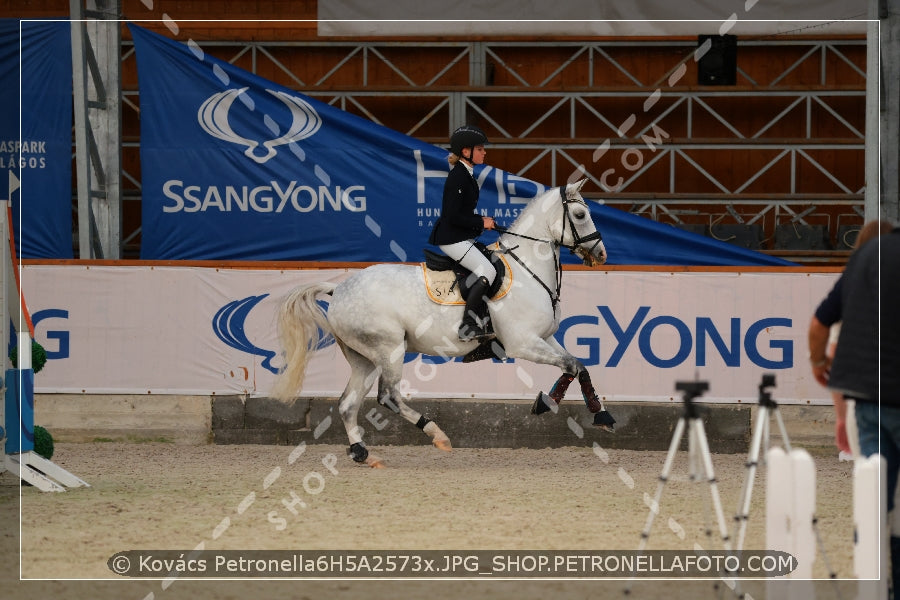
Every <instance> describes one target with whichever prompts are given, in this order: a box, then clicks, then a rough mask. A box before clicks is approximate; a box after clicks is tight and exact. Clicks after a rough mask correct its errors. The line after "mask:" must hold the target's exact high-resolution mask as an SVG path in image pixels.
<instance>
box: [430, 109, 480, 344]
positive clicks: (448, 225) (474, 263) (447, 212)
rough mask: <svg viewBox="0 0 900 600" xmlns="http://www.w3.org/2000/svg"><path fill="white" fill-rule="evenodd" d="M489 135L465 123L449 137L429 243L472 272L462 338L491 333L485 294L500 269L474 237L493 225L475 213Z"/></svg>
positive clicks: (466, 338)
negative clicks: (446, 169)
mask: <svg viewBox="0 0 900 600" xmlns="http://www.w3.org/2000/svg"><path fill="white" fill-rule="evenodd" d="M486 143H487V136H486V135H485V134H484V132H483V131H482V130H481V129H479V128H478V127H474V126H472V125H465V126H463V127H460V128H459V129H457V130H456V131H454V132H453V135H451V136H450V156H449V157H448V158H447V161H448V162H449V163H450V166H451V169H450V174H449V175H447V180H446V181H445V182H444V196H443V200H442V201H441V216H440V218H439V219H438V220H437V222H436V223H435V224H434V228H433V229H432V231H431V236H430V237H429V238H428V242H429V243H430V244H434V245H435V246H438V247H439V248H440V249H441V250H442V251H443V252H444V254H446V255H447V256H449V257H450V258H452V259H453V260H455V261H456V262H458V263H459V264H460V265H462V266H463V267H465V268H466V269H468V270H469V271H471V272H472V278H473V281H472V287H471V289H470V290H469V296H468V299H467V300H466V308H465V312H464V314H463V321H462V324H461V325H460V326H459V339H460V340H462V341H464V342H467V341H471V340H476V341H481V340H483V339H484V338H485V337H486V336H487V335H488V321H489V319H490V316H489V314H488V310H487V299H486V298H485V297H484V295H485V292H487V290H488V288H489V287H490V285H491V283H493V282H494V278H496V276H497V270H496V269H495V268H494V266H493V265H492V264H491V261H489V260H488V259H487V258H486V257H485V256H484V255H483V254H482V253H481V252H480V251H479V250H478V248H476V247H475V238H477V237H478V236H479V235H481V234H482V233H483V232H484V231H485V230H486V229H493V228H494V219H493V218H491V217H481V216H479V215H477V214H476V213H475V208H476V206H477V205H478V192H479V188H478V182H477V181H476V179H475V176H474V173H473V169H474V166H475V165H480V164H483V163H484V158H485V156H486V155H487V152H486V151H485V149H484V145H485V144H486Z"/></svg>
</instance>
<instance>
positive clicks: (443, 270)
mask: <svg viewBox="0 0 900 600" xmlns="http://www.w3.org/2000/svg"><path fill="white" fill-rule="evenodd" d="M475 247H476V248H478V250H479V251H480V252H481V253H482V254H484V255H485V256H486V257H487V258H488V260H490V261H491V264H492V265H494V268H495V269H496V270H497V276H496V277H495V278H494V282H493V283H492V284H491V287H490V288H488V296H489V297H490V298H491V299H492V300H497V299H499V298H502V297H503V296H505V295H506V294H507V292H509V289H510V288H511V287H512V271H511V270H510V269H509V264H508V263H507V262H506V257H505V256H503V255H502V254H500V253H499V252H494V251H492V250H491V249H490V248H488V247H487V246H485V245H484V244H482V243H481V242H475ZM492 247H494V248H496V244H494V245H493V246H492ZM423 252H424V254H425V262H423V263H422V273H423V275H424V276H425V291H426V292H427V293H428V297H429V298H431V300H432V301H434V302H436V303H438V304H465V303H466V298H468V297H469V289H470V288H471V286H470V285H468V283H467V282H466V280H467V279H468V277H469V275H470V274H471V271H469V270H468V269H466V268H465V267H463V266H461V265H460V264H459V263H458V262H456V261H455V260H453V259H452V258H450V257H449V256H447V255H446V254H441V253H439V252H435V251H433V250H430V249H428V248H424V249H423ZM507 273H509V274H510V276H509V277H508V278H507V276H506V275H507Z"/></svg>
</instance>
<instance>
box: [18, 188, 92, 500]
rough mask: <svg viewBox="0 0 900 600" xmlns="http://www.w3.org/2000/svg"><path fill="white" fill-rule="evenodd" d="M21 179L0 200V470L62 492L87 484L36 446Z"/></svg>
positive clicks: (35, 485)
mask: <svg viewBox="0 0 900 600" xmlns="http://www.w3.org/2000/svg"><path fill="white" fill-rule="evenodd" d="M18 189H19V180H18V178H16V176H15V174H14V173H13V172H12V171H10V172H9V197H8V199H7V200H2V201H0V265H2V266H0V271H2V275H0V279H2V281H0V307H2V312H0V323H2V324H0V346H2V349H3V351H2V352H0V354H2V355H3V363H2V364H3V370H2V372H3V377H2V378H0V392H3V393H2V396H3V401H2V402H0V442H2V443H3V459H2V461H0V472H2V471H10V472H11V473H13V474H14V475H17V476H18V477H19V478H20V479H21V480H22V481H26V482H28V483H30V484H31V485H33V486H34V487H36V488H38V489H39V490H41V491H43V492H64V491H66V488H67V487H81V486H85V487H89V486H88V484H87V483H86V482H84V481H82V480H81V479H79V478H78V477H76V476H75V475H72V474H71V473H69V472H68V471H66V470H65V469H63V468H62V467H60V466H58V465H55V464H54V463H52V462H50V461H49V460H47V459H46V458H44V457H43V456H41V455H40V454H38V453H36V452H35V451H34V370H33V369H32V365H31V341H32V339H33V337H34V326H33V325H32V323H31V317H30V315H29V314H28V309H27V307H26V305H25V296H24V295H23V294H22V290H21V286H20V284H19V280H18V271H17V270H16V266H17V261H16V245H15V240H14V236H13V231H12V222H13V219H12V208H11V201H12V195H13V192H15V191H16V190H18ZM10 323H12V325H13V328H14V329H15V331H16V334H17V335H16V339H17V341H18V348H19V350H18V368H16V369H13V368H11V364H10V361H9V355H8V353H7V352H6V345H7V344H8V342H9V339H10V333H11V332H10Z"/></svg>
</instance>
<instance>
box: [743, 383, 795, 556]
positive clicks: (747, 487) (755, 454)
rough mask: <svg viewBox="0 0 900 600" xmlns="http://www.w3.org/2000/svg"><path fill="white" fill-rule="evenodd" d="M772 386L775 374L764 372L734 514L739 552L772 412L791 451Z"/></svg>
mask: <svg viewBox="0 0 900 600" xmlns="http://www.w3.org/2000/svg"><path fill="white" fill-rule="evenodd" d="M771 387H775V375H772V374H771V373H764V374H763V376H762V381H761V382H760V384H759V409H758V411H757V414H756V424H755V425H754V427H753V437H752V438H751V441H750V453H749V454H748V456H747V476H746V478H745V479H744V486H743V487H742V488H741V495H740V499H739V500H738V513H737V514H736V515H735V516H734V520H735V521H736V522H737V523H738V531H737V546H736V548H735V549H736V550H737V551H738V552H740V551H741V550H743V548H744V536H745V535H746V533H747V521H748V519H749V517H750V498H751V496H752V495H753V480H754V479H755V478H756V468H757V467H758V466H759V451H760V448H761V446H762V441H763V438H765V440H766V448H768V447H769V417H770V414H774V415H775V421H776V423H778V428H779V430H780V431H781V439H782V441H783V442H784V450H785V452H787V453H790V452H791V441H790V440H789V439H788V434H787V430H786V429H785V428H784V421H783V420H782V418H781V412H779V410H778V403H777V402H775V401H774V400H772V393H771V392H770V391H768V389H769V388H771Z"/></svg>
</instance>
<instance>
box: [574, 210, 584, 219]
mask: <svg viewBox="0 0 900 600" xmlns="http://www.w3.org/2000/svg"><path fill="white" fill-rule="evenodd" d="M572 214H573V215H574V216H575V218H576V219H579V220H580V219H583V218H584V214H585V213H584V211H583V210H575V211H572Z"/></svg>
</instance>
